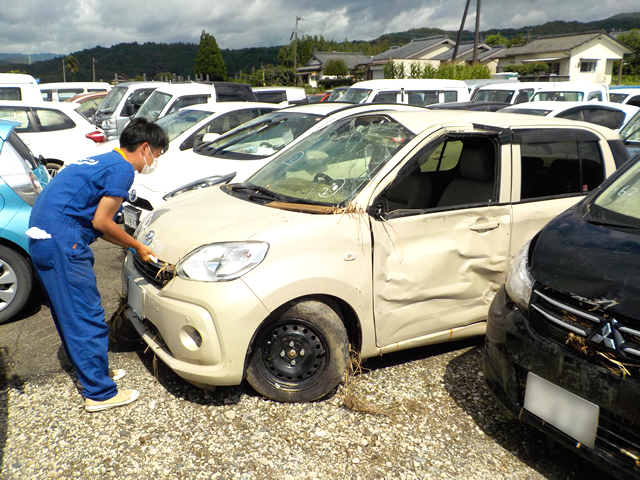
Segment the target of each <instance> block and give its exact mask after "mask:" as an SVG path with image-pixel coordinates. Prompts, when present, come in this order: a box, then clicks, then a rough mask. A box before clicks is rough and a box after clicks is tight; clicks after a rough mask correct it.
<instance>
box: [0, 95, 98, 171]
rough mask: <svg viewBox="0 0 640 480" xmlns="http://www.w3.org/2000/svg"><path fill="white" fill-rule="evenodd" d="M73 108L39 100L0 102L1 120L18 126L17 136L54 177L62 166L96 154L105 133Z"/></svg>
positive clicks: (69, 105)
mask: <svg viewBox="0 0 640 480" xmlns="http://www.w3.org/2000/svg"><path fill="white" fill-rule="evenodd" d="M75 107H76V106H75V105H72V104H67V103H60V102H57V103H50V102H42V101H39V102H37V103H35V102H34V103H29V102H24V101H23V102H3V101H0V118H3V119H6V120H14V121H16V122H19V123H20V126H18V127H17V128H16V133H17V134H18V135H19V136H20V138H21V139H22V141H23V142H24V143H26V144H27V145H28V146H29V148H30V149H31V151H32V152H33V153H34V154H35V155H36V157H37V156H39V155H42V157H43V158H44V159H45V160H46V162H47V170H48V171H49V174H50V175H51V176H52V177H53V176H55V175H56V173H57V172H58V170H60V169H61V168H62V167H63V166H64V165H65V164H69V163H73V162H76V161H78V160H81V159H83V158H86V157H87V156H90V155H93V154H95V153H96V152H97V148H96V147H97V145H99V144H101V143H102V142H104V141H105V135H104V132H103V131H102V130H101V129H99V128H96V126H95V125H93V124H91V122H89V121H88V120H87V119H86V118H85V117H83V116H82V115H81V114H79V113H78V112H76V111H75Z"/></svg>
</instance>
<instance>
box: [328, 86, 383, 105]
mask: <svg viewBox="0 0 640 480" xmlns="http://www.w3.org/2000/svg"><path fill="white" fill-rule="evenodd" d="M370 94H371V90H368V89H366V88H350V89H348V90H347V93H345V94H344V95H343V96H342V98H340V101H341V102H346V103H361V102H364V101H365V100H366V99H367V98H368V97H369V95H370ZM394 103H395V100H394Z"/></svg>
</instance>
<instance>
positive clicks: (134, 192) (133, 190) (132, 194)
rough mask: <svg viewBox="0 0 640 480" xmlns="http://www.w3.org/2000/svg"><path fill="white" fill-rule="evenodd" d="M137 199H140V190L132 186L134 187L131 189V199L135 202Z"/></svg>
mask: <svg viewBox="0 0 640 480" xmlns="http://www.w3.org/2000/svg"><path fill="white" fill-rule="evenodd" d="M137 199H138V192H136V189H135V188H132V189H131V190H130V191H129V201H130V202H131V203H135V201H136V200H137Z"/></svg>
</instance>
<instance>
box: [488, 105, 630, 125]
mask: <svg viewBox="0 0 640 480" xmlns="http://www.w3.org/2000/svg"><path fill="white" fill-rule="evenodd" d="M499 111H500V112H502V113H523V114H526V115H538V116H540V117H558V118H566V119H568V120H579V121H581V122H588V123H595V124H596V125H602V126H603V127H607V128H610V129H611V130H619V129H621V128H622V127H624V126H625V125H626V124H627V122H629V120H631V118H633V117H634V116H635V115H636V114H637V113H638V111H640V108H638V107H634V106H632V105H621V104H619V103H612V102H557V101H547V102H527V103H521V104H518V105H512V106H510V107H506V108H503V109H502V110H499Z"/></svg>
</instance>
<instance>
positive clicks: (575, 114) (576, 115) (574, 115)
mask: <svg viewBox="0 0 640 480" xmlns="http://www.w3.org/2000/svg"><path fill="white" fill-rule="evenodd" d="M556 116H557V117H558V118H566V119H567V120H578V121H580V122H584V110H574V111H570V112H562V113H559V114H558V115H556Z"/></svg>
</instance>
